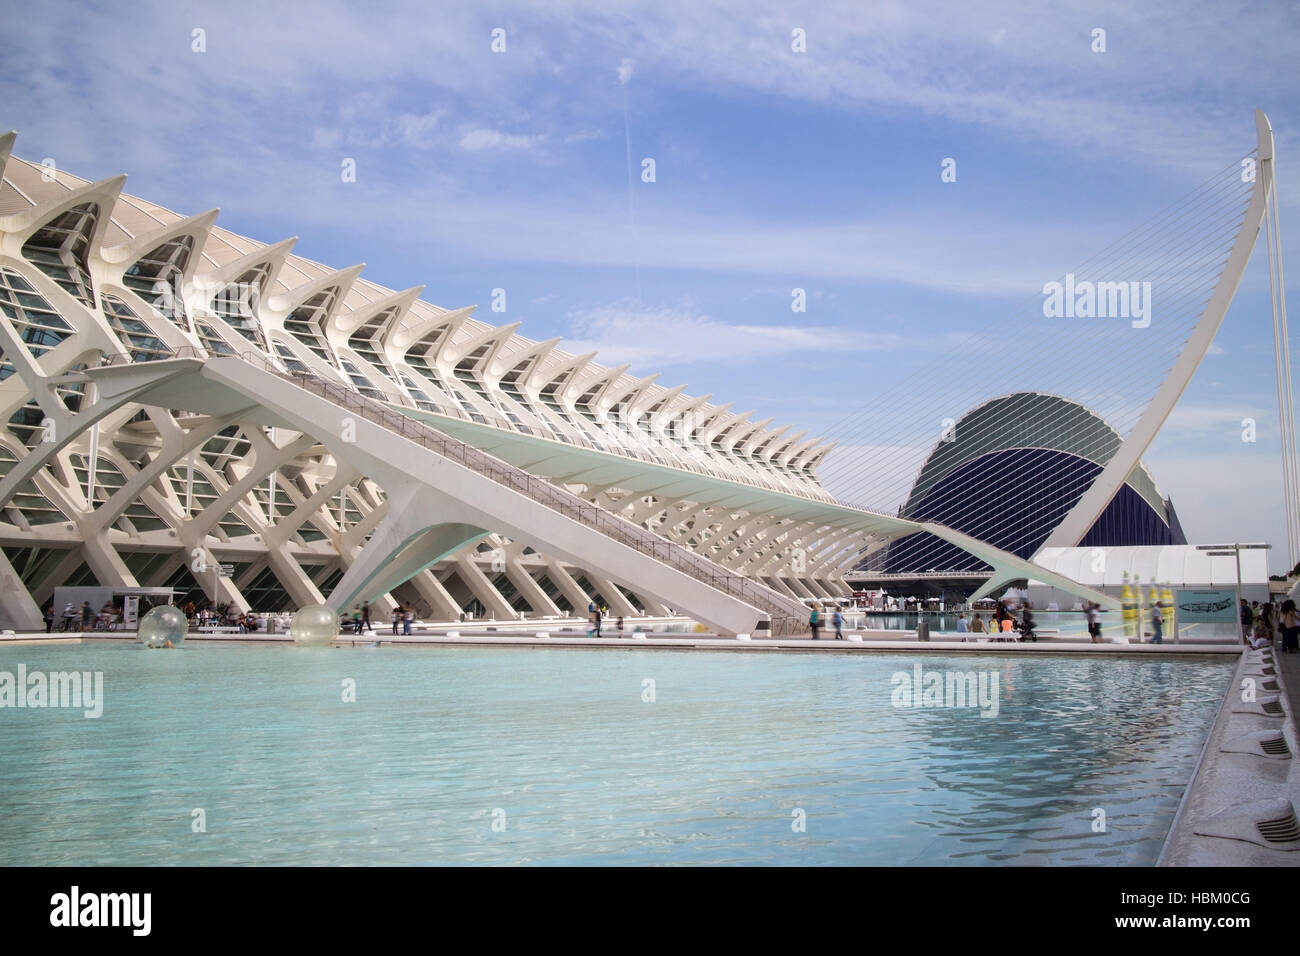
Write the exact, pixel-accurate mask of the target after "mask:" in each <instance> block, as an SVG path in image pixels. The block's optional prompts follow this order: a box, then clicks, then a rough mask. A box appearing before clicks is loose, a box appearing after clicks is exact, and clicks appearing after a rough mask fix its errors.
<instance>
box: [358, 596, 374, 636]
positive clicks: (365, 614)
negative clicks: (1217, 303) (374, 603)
mask: <svg viewBox="0 0 1300 956" xmlns="http://www.w3.org/2000/svg"><path fill="white" fill-rule="evenodd" d="M361 626H362V628H364V629H365V630H367V631H370V632H371V633H372V634H373V633H374V630H375V629H374V627H373V626H372V625H371V623H370V602H369V601H362V602H361Z"/></svg>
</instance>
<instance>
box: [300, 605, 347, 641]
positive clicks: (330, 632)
mask: <svg viewBox="0 0 1300 956" xmlns="http://www.w3.org/2000/svg"><path fill="white" fill-rule="evenodd" d="M289 636H290V637H292V638H293V642H294V643H295V644H304V645H309V646H310V645H321V644H329V643H331V642H332V641H333V640H334V638H336V637H338V636H339V616H338V614H336V613H335V612H334V610H333V609H332V608H328V607H326V606H325V605H324V604H308V605H307V606H306V607H304V608H301V609H300V610H299V611H298V612H297V613H296V614H294V616H293V620H291V621H290V622H289Z"/></svg>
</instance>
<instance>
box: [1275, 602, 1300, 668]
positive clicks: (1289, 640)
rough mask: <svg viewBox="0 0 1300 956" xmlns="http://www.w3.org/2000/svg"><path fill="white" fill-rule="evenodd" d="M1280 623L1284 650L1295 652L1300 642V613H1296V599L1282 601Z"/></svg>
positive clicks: (1289, 652) (1287, 652) (1290, 652)
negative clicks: (1298, 640)
mask: <svg viewBox="0 0 1300 956" xmlns="http://www.w3.org/2000/svg"><path fill="white" fill-rule="evenodd" d="M1278 623H1279V624H1280V625H1281V627H1282V651H1283V653H1286V654H1294V653H1295V652H1296V650H1297V648H1298V647H1300V643H1298V642H1297V638H1300V614H1297V613H1296V607H1295V601H1293V600H1291V599H1290V598H1287V599H1286V600H1285V601H1283V602H1282V614H1281V618H1280V619H1279V621H1278Z"/></svg>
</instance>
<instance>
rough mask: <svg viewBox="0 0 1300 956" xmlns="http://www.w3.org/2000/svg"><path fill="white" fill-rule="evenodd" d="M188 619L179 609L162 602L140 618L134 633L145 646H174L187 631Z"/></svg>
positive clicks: (188, 628) (188, 627) (181, 639)
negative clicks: (138, 625) (161, 604)
mask: <svg viewBox="0 0 1300 956" xmlns="http://www.w3.org/2000/svg"><path fill="white" fill-rule="evenodd" d="M189 630H190V625H189V621H187V620H185V615H184V613H182V612H181V611H179V610H177V609H176V608H174V607H172V606H171V605H170V604H164V605H163V606H161V607H156V608H154V609H153V610H152V611H150V612H149V613H148V614H146V615H145V616H144V617H142V618H140V627H139V629H138V630H137V632H136V634H137V636H138V637H139V638H140V643H141V644H143V645H144V646H145V647H176V646H177V645H178V644H180V642H181V641H183V640H185V635H186V634H188V633H189Z"/></svg>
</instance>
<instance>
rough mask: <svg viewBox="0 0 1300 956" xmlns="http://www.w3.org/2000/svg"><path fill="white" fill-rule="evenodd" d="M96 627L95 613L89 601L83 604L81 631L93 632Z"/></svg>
mask: <svg viewBox="0 0 1300 956" xmlns="http://www.w3.org/2000/svg"><path fill="white" fill-rule="evenodd" d="M94 627H95V612H94V611H93V610H92V609H91V607H90V602H89V601H82V602H81V629H82V630H83V631H89V630H93V629H94Z"/></svg>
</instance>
